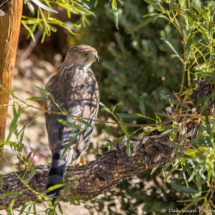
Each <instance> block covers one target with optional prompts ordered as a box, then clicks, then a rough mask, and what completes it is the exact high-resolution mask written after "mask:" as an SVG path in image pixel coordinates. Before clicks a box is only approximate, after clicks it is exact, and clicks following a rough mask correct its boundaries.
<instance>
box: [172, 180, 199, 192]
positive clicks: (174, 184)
mask: <svg viewBox="0 0 215 215" xmlns="http://www.w3.org/2000/svg"><path fill="white" fill-rule="evenodd" d="M171 185H172V187H173V188H174V189H175V190H178V191H180V192H181V193H187V194H197V193H199V191H198V190H196V189H193V188H190V187H185V186H181V185H178V184H176V183H175V182H174V181H172V182H171Z"/></svg>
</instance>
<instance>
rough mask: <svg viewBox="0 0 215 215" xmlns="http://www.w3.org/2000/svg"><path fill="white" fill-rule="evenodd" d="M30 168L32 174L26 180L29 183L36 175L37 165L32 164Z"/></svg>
mask: <svg viewBox="0 0 215 215" xmlns="http://www.w3.org/2000/svg"><path fill="white" fill-rule="evenodd" d="M30 170H31V174H30V176H29V178H28V179H27V180H26V183H28V182H29V181H30V180H31V179H32V178H33V177H34V175H35V166H31V167H30Z"/></svg>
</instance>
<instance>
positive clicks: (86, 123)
mask: <svg viewBox="0 0 215 215" xmlns="http://www.w3.org/2000/svg"><path fill="white" fill-rule="evenodd" d="M76 120H77V121H78V122H81V123H83V124H85V125H86V126H87V127H91V128H92V127H93V126H92V125H90V124H89V123H88V122H86V121H85V120H83V119H81V118H80V117H76Z"/></svg>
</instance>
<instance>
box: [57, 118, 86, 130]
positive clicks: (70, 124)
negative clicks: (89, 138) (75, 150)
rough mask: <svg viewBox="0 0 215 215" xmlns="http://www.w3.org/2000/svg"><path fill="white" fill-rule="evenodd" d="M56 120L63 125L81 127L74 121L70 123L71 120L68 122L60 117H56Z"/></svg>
mask: <svg viewBox="0 0 215 215" xmlns="http://www.w3.org/2000/svg"><path fill="white" fill-rule="evenodd" d="M57 121H58V122H60V123H62V124H64V125H67V126H69V127H71V128H76V129H82V127H81V126H79V125H76V124H75V122H74V123H71V122H68V121H66V120H62V119H57Z"/></svg>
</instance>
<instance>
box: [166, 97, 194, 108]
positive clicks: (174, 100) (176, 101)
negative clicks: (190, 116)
mask: <svg viewBox="0 0 215 215" xmlns="http://www.w3.org/2000/svg"><path fill="white" fill-rule="evenodd" d="M169 99H170V100H171V101H173V102H175V103H176V104H178V105H180V106H182V107H184V108H187V109H190V107H189V106H188V105H187V104H184V103H182V102H179V101H178V100H176V99H173V98H172V97H169Z"/></svg>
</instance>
